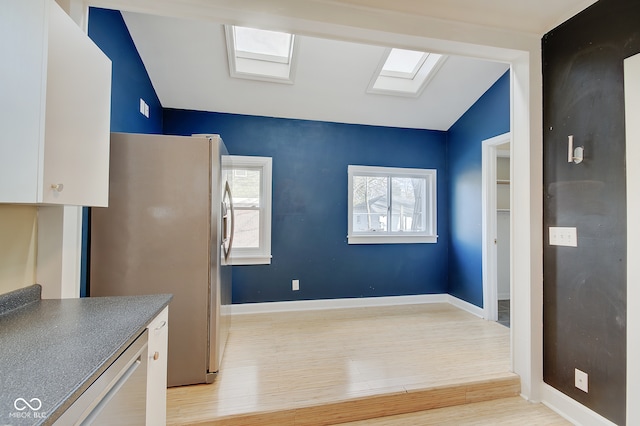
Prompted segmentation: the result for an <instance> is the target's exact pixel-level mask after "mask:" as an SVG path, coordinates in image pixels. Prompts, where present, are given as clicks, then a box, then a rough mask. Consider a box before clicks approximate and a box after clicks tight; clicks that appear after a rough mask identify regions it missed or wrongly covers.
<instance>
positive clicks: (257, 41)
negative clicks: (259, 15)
mask: <svg viewBox="0 0 640 426" xmlns="http://www.w3.org/2000/svg"><path fill="white" fill-rule="evenodd" d="M233 30H234V31H235V40H236V50H238V51H241V52H249V53H257V54H261V55H270V56H276V57H280V58H283V60H284V59H286V60H287V61H288V59H289V52H290V51H291V40H292V36H291V34H288V33H281V32H277V31H267V30H258V29H255V28H247V27H233Z"/></svg>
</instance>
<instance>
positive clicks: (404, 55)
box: [380, 49, 429, 79]
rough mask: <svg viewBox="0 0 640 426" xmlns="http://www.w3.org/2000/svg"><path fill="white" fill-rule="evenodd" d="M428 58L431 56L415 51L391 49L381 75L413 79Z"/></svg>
mask: <svg viewBox="0 0 640 426" xmlns="http://www.w3.org/2000/svg"><path fill="white" fill-rule="evenodd" d="M427 56H429V54H428V53H425V52H416V51H415V50H404V49H391V52H389V56H387V60H386V61H385V62H384V65H383V66H382V71H381V72H380V75H385V76H388V77H398V78H409V79H412V78H414V77H415V76H416V73H417V72H418V70H419V69H420V67H421V66H422V64H424V61H425V59H427Z"/></svg>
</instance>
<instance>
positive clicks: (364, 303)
mask: <svg viewBox="0 0 640 426" xmlns="http://www.w3.org/2000/svg"><path fill="white" fill-rule="evenodd" d="M422 303H449V304H451V305H453V306H455V307H457V308H460V309H462V310H464V311H467V312H469V313H471V314H473V315H475V316H477V317H480V318H484V311H483V309H482V308H479V307H477V306H476V305H473V304H471V303H469V302H465V301H464V300H461V299H458V298H457V297H454V296H451V295H450V294H419V295H413V296H388V297H354V298H348V299H320V300H293V301H288V302H265V303H242V304H236V305H231V314H232V315H242V314H261V313H267V312H293V311H309V310H320V309H339V308H362V307H371V306H393V305H418V304H422Z"/></svg>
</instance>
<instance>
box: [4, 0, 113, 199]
mask: <svg viewBox="0 0 640 426" xmlns="http://www.w3.org/2000/svg"><path fill="white" fill-rule="evenodd" d="M110 103H111V61H110V60H109V58H107V57H106V56H105V54H104V53H102V51H101V50H100V49H99V48H98V47H97V46H96V45H95V44H94V43H93V41H91V39H89V37H88V36H87V35H86V34H85V33H84V32H82V30H81V29H80V28H79V27H78V26H77V25H76V24H75V23H74V22H73V20H71V18H70V17H69V16H68V15H67V14H66V13H65V12H64V11H63V10H62V9H61V8H60V7H59V6H58V5H57V4H56V3H55V2H54V1H53V0H7V1H3V4H2V13H0V203H26V204H34V203H35V204H70V205H84V206H106V205H107V202H108V197H109V191H108V189H109V126H110Z"/></svg>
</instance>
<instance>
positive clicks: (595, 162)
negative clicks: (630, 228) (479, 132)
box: [542, 0, 640, 424]
mask: <svg viewBox="0 0 640 426" xmlns="http://www.w3.org/2000/svg"><path fill="white" fill-rule="evenodd" d="M542 50H543V55H542V56H543V93H544V160H543V167H544V178H543V179H544V233H545V234H544V238H545V246H544V247H545V248H544V308H543V309H544V380H545V382H546V383H548V384H549V385H551V386H553V387H554V388H556V389H558V390H560V391H561V392H563V393H565V394H566V395H568V396H570V397H572V398H573V399H575V400H577V401H579V402H580V403H582V404H584V405H586V406H587V407H589V408H591V409H592V410H594V411H596V412H598V413H599V414H601V415H602V416H604V417H606V418H608V419H610V420H611V421H613V422H615V423H617V424H625V409H626V406H625V400H626V316H627V314H626V262H627V254H626V232H627V229H626V172H625V126H624V87H623V60H624V59H625V58H627V57H629V56H632V55H634V54H636V53H638V52H640V2H638V1H637V0H600V1H599V2H597V3H595V4H594V5H593V6H591V7H590V8H588V9H587V10H585V11H583V12H582V13H580V14H579V15H577V16H575V17H574V18H572V19H571V20H569V21H567V22H565V23H564V24H562V25H560V26H559V27H558V28H556V29H554V30H552V31H550V32H549V33H548V34H546V35H545V36H544V38H543V40H542ZM568 135H574V136H575V145H576V146H584V149H585V160H584V162H583V163H582V164H570V163H568V161H567V136H568ZM550 226H570V227H576V228H577V235H578V247H557V246H549V242H548V239H549V238H548V237H549V235H548V228H549V227H550ZM575 368H578V369H580V370H582V371H584V372H586V373H587V374H588V375H589V392H588V393H584V392H583V391H581V390H579V389H577V388H575V386H574V369H575Z"/></svg>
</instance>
